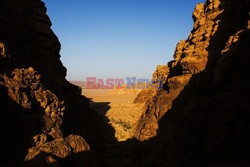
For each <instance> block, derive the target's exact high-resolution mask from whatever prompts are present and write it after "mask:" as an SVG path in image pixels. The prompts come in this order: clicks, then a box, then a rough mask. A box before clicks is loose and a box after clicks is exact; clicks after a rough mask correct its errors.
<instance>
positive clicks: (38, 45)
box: [0, 0, 89, 166]
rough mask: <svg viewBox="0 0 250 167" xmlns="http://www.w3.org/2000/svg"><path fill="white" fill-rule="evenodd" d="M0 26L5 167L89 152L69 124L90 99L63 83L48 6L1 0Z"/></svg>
mask: <svg viewBox="0 0 250 167" xmlns="http://www.w3.org/2000/svg"><path fill="white" fill-rule="evenodd" d="M0 23H1V25H0V99H1V102H0V103H1V105H0V106H1V107H0V117H1V121H0V133H1V144H2V147H1V151H2V152H3V155H2V156H1V159H2V160H1V166H2V165H3V166H11V165H12V166H20V165H21V164H22V163H23V162H24V161H26V165H27V166H28V165H29V161H31V160H32V159H34V158H35V157H36V156H37V157H39V156H40V157H43V158H40V159H39V160H38V161H37V162H40V165H41V166H43V164H44V163H51V164H52V163H55V164H56V163H57V161H58V158H65V157H68V156H70V155H71V154H75V153H80V152H83V151H86V150H89V146H88V144H87V142H86V141H85V140H84V139H83V138H82V137H81V136H78V135H70V134H71V133H74V132H73V130H72V129H74V131H76V130H75V129H76V128H74V127H75V125H74V124H73V123H72V124H67V123H66V122H71V121H72V119H73V118H74V116H73V115H76V114H77V113H81V112H85V111H86V109H87V107H88V105H87V104H88V100H87V99H86V98H84V97H83V96H81V90H80V88H78V87H76V86H73V85H72V84H70V83H69V82H68V81H66V80H65V76H66V69H65V67H63V65H62V63H61V61H60V59H59V58H60V54H59V51H60V43H59V41H58V38H57V37H56V35H55V34H54V33H53V31H52V30H51V28H50V26H51V22H50V20H49V18H48V16H47V15H46V8H45V6H44V3H43V2H41V1H40V0H2V1H1V5H0ZM64 122H65V123H66V124H65V125H64ZM76 122H77V121H76ZM84 133H86V132H84V130H82V134H81V135H83V134H84ZM28 148H30V149H29V150H28ZM41 155H42V156H41ZM46 159H48V161H46ZM30 166H32V165H30Z"/></svg>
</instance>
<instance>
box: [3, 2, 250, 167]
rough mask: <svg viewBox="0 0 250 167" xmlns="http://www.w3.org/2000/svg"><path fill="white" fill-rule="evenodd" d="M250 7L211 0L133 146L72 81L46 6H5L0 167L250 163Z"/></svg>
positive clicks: (201, 7)
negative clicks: (119, 138)
mask: <svg viewBox="0 0 250 167" xmlns="http://www.w3.org/2000/svg"><path fill="white" fill-rule="evenodd" d="M249 9H250V3H249V0H207V2H206V3H205V4H198V5H197V6H196V7H195V10H194V13H193V19H194V27H193V30H192V32H191V34H190V35H189V37H188V39H187V40H183V41H181V42H180V43H179V44H178V45H177V47H176V51H175V54H174V60H173V61H171V62H169V63H168V64H167V65H163V66H158V67H157V70H156V72H155V73H154V75H153V77H154V79H162V80H163V81H164V86H163V89H161V90H157V91H154V90H150V91H142V92H141V93H140V94H139V95H138V97H137V98H136V99H135V102H136V103H140V102H145V101H146V105H145V107H144V110H143V114H142V116H141V118H140V120H139V121H138V122H137V123H136V126H135V127H133V137H134V139H131V140H129V141H126V142H117V141H115V139H114V130H113V129H112V128H110V127H109V126H108V125H106V124H105V123H104V122H103V121H102V119H100V118H99V117H98V116H97V115H96V114H95V113H94V112H93V111H91V109H90V108H89V107H88V100H87V99H86V98H85V97H83V96H81V89H80V88H78V87H76V86H74V85H72V84H70V83H69V82H68V81H66V80H65V75H66V69H65V68H64V67H63V65H62V63H61V61H60V53H59V52H60V43H59V41H58V38H57V37H56V35H55V34H54V33H53V31H52V30H51V28H50V27H51V22H50V20H49V18H48V16H47V15H46V8H45V5H44V3H43V2H41V1H40V0H2V1H1V5H0V22H1V26H0V99H1V102H0V120H1V121H0V133H1V144H2V146H1V151H2V152H3V155H2V156H1V162H0V163H1V164H0V166H42V167H44V166H168V167H174V166H175V167H176V166H178V167H179V166H190V167H194V166H198V167H200V166H204V167H206V166H207V167H210V166H211V167H214V166H220V167H221V166H225V167H238V166H250V162H249V159H250V154H249V152H250V151H249V140H250V131H249V127H250V123H249V118H250V110H249V105H248V103H249V99H250V89H249V87H250V78H249V76H250V70H249V66H250V57H249V55H250V53H249V52H250V50H249V48H250V45H249V42H250V41H249V39H250V21H249V20H250V19H249V12H250V11H249Z"/></svg>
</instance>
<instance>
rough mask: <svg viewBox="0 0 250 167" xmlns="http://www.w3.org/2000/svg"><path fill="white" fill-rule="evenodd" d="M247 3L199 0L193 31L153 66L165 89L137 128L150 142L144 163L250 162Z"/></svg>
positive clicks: (153, 98) (151, 100)
mask: <svg viewBox="0 0 250 167" xmlns="http://www.w3.org/2000/svg"><path fill="white" fill-rule="evenodd" d="M249 9H250V3H249V1H248V0H240V1H238V0H208V1H207V2H206V3H205V4H202V3H200V4H198V5H196V7H195V10H194V12H193V20H194V27H193V30H192V31H191V34H190V35H189V37H188V39H187V40H182V41H180V42H179V43H178V45H177V47H176V51H175V54H174V60H173V61H171V62H169V63H168V64H167V65H166V66H161V67H160V68H159V67H158V68H157V70H156V72H155V73H154V77H155V76H156V77H159V78H160V79H162V78H163V79H164V88H163V89H162V90H158V91H157V93H156V95H154V96H151V98H148V97H147V98H148V99H149V100H148V101H147V104H146V106H145V111H144V114H143V115H142V117H141V119H140V120H139V121H138V123H137V126H136V128H135V131H134V134H133V135H134V137H136V138H137V139H138V140H141V141H146V140H148V143H150V144H149V145H151V147H150V153H147V155H146V156H147V157H144V158H145V160H147V161H145V164H147V163H151V164H154V165H161V166H183V165H184V164H185V166H244V165H245V166H248V165H249V164H250V163H249V156H250V154H249V142H248V141H249V139H250V132H249V128H248V127H249V125H250V124H249V121H248V118H250V110H249V107H248V102H247V101H249V99H250V96H249V93H250V92H249V86H250V78H249V76H250V70H249V65H250V57H249V55H250V50H249V48H250V41H249V39H250V29H249V22H250V15H249V12H250V11H249ZM159 69H160V70H159ZM163 69H164V70H163ZM141 96H142V97H141ZM144 96H150V92H149V94H145V92H144V93H141V94H139V97H137V99H143V97H144ZM146 143H147V142H146ZM247 164H248V165H247Z"/></svg>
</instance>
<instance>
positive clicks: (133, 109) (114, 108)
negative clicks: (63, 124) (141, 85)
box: [82, 86, 144, 141]
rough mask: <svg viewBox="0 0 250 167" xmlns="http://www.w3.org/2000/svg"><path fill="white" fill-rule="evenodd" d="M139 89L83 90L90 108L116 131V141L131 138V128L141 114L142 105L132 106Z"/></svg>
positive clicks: (124, 87)
mask: <svg viewBox="0 0 250 167" xmlns="http://www.w3.org/2000/svg"><path fill="white" fill-rule="evenodd" d="M140 91H141V90H140V89H126V86H123V89H116V88H114V89H111V90H110V89H83V90H82V94H83V95H84V96H86V97H88V98H89V99H91V101H90V106H91V108H92V109H93V110H94V111H96V112H97V113H98V114H99V115H100V116H102V117H103V119H105V120H106V121H107V122H108V123H109V124H110V125H111V126H112V127H113V128H114V129H115V131H116V133H115V137H116V138H117V140H118V141H124V140H126V139H129V138H130V137H131V133H132V131H133V126H134V125H135V123H136V122H137V121H138V119H139V118H140V116H141V114H142V111H143V110H142V109H143V106H144V104H133V100H134V98H135V97H136V96H137V94H138V93H139V92H140Z"/></svg>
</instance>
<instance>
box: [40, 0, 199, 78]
mask: <svg viewBox="0 0 250 167" xmlns="http://www.w3.org/2000/svg"><path fill="white" fill-rule="evenodd" d="M43 1H44V2H45V4H46V7H47V14H48V15H49V17H50V19H51V21H52V24H53V25H52V29H53V31H54V32H55V34H56V35H57V36H58V38H59V40H60V42H61V45H62V49H61V52H60V54H61V60H62V62H63V64H64V66H65V67H66V68H67V79H68V80H79V81H82V80H85V79H86V77H97V78H104V79H106V78H125V77H133V76H134V77H137V78H148V79H150V78H151V76H152V74H153V72H154V70H155V68H156V66H157V65H158V64H166V63H167V62H168V61H170V60H172V59H173V52H174V50H175V46H176V44H177V43H178V42H179V41H180V40H181V39H186V38H187V37H188V35H189V33H190V31H191V30H192V26H193V21H192V12H193V9H194V7H195V4H197V3H199V2H204V0H174V1H173V0H171V1H170V0H43Z"/></svg>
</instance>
